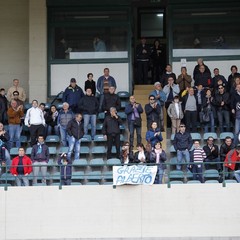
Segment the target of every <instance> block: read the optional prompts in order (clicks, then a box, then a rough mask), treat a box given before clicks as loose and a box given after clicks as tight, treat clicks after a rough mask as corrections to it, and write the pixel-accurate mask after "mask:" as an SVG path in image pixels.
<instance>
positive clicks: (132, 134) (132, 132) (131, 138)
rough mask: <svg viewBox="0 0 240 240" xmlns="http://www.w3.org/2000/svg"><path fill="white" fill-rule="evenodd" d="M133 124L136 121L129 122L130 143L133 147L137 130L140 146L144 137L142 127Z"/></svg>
mask: <svg viewBox="0 0 240 240" xmlns="http://www.w3.org/2000/svg"><path fill="white" fill-rule="evenodd" d="M133 123H134V121H128V130H129V142H130V146H131V147H133V141H134V130H135V129H136V133H137V144H140V143H141V142H142V136H141V131H142V127H136V126H134V124H133Z"/></svg>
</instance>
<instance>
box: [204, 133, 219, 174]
mask: <svg viewBox="0 0 240 240" xmlns="http://www.w3.org/2000/svg"><path fill="white" fill-rule="evenodd" d="M203 150H204V152H205V153H206V156H207V157H206V159H205V161H204V162H205V169H207V170H208V169H210V165H213V166H215V169H217V170H218V171H221V170H222V168H221V164H220V159H219V149H218V145H216V144H214V139H213V137H211V136H210V137H208V139H207V144H206V145H205V146H204V147H203Z"/></svg>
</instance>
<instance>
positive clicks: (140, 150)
mask: <svg viewBox="0 0 240 240" xmlns="http://www.w3.org/2000/svg"><path fill="white" fill-rule="evenodd" d="M134 162H135V163H138V164H144V163H149V162H150V152H148V151H146V150H145V147H144V145H143V144H142V143H139V144H137V151H136V152H135V153H134Z"/></svg>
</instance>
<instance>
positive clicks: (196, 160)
mask: <svg viewBox="0 0 240 240" xmlns="http://www.w3.org/2000/svg"><path fill="white" fill-rule="evenodd" d="M205 158H206V153H205V152H204V150H203V149H202V148H201V147H200V144H199V141H197V140H196V141H194V148H193V150H192V151H191V153H190V161H191V162H192V163H193V164H192V165H190V168H191V170H192V173H193V179H194V180H197V179H198V180H199V181H200V182H201V183H202V182H203V161H204V160H205Z"/></svg>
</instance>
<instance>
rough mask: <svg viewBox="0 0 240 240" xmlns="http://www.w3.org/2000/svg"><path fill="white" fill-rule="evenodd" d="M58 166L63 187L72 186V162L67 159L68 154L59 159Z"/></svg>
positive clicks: (63, 154)
mask: <svg viewBox="0 0 240 240" xmlns="http://www.w3.org/2000/svg"><path fill="white" fill-rule="evenodd" d="M58 165H59V166H60V176H61V185H71V183H72V161H71V159H68V158H67V154H66V153H62V155H61V156H60V157H59V158H58Z"/></svg>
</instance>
